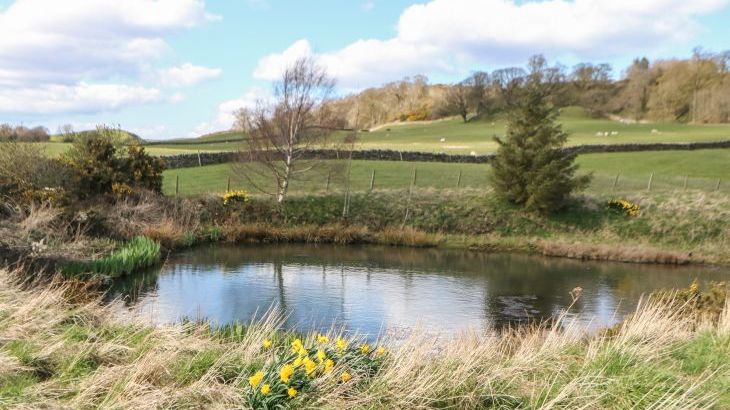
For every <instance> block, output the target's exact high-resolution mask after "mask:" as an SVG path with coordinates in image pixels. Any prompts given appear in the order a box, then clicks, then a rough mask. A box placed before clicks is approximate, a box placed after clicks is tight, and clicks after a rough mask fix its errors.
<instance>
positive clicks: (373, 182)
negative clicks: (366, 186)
mask: <svg viewBox="0 0 730 410" xmlns="http://www.w3.org/2000/svg"><path fill="white" fill-rule="evenodd" d="M374 186H375V170H374V169H373V173H372V174H371V175H370V191H372V190H373V187H374Z"/></svg>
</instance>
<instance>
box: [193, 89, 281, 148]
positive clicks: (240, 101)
mask: <svg viewBox="0 0 730 410" xmlns="http://www.w3.org/2000/svg"><path fill="white" fill-rule="evenodd" d="M270 98H271V92H270V91H268V90H266V89H263V88H251V89H250V90H248V91H246V92H245V93H244V94H243V95H242V96H241V97H239V98H235V99H232V100H227V101H223V102H222V103H220V104H218V109H217V113H216V116H215V118H214V119H213V120H212V121H206V122H203V123H200V124H198V126H197V127H195V129H194V130H193V132H191V133H190V134H188V136H190V137H197V136H200V135H203V134H208V133H211V132H215V131H222V130H228V129H230V128H231V127H232V126H233V123H234V122H235V120H236V117H235V115H234V114H235V112H236V111H238V110H239V109H241V108H254V107H256V104H258V103H259V102H265V101H267V100H268V99H270Z"/></svg>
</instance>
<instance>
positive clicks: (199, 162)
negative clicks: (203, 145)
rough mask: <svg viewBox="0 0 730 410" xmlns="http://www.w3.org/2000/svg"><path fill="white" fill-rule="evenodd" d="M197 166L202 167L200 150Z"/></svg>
mask: <svg viewBox="0 0 730 410" xmlns="http://www.w3.org/2000/svg"><path fill="white" fill-rule="evenodd" d="M198 166H199V167H202V166H203V160H202V159H200V151H198Z"/></svg>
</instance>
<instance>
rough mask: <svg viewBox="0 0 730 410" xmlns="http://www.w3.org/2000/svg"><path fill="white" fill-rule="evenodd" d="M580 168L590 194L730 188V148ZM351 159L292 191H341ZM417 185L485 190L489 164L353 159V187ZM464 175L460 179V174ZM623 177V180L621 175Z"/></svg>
mask: <svg viewBox="0 0 730 410" xmlns="http://www.w3.org/2000/svg"><path fill="white" fill-rule="evenodd" d="M577 162H578V164H579V165H580V172H592V173H593V176H594V178H593V183H592V185H591V187H590V188H589V191H590V192H594V193H608V192H611V191H612V190H613V189H614V183H616V189H617V190H621V191H631V190H637V191H638V190H645V189H647V187H648V180H649V178H650V177H651V175H652V173H653V174H654V176H653V177H652V189H684V184H685V178H686V179H687V189H700V190H707V191H711V190H714V189H716V188H717V182H718V180H719V181H720V190H721V191H725V192H730V150H726V149H723V150H720V149H716V150H697V151H651V152H629V153H605V154H604V153H601V154H584V155H580V156H579V157H578V160H577ZM346 167H347V163H346V162H345V161H326V162H324V163H323V164H322V166H321V168H319V169H315V170H313V171H311V172H309V173H307V174H305V176H304V177H303V178H302V179H299V180H296V181H294V182H293V183H292V186H291V192H294V193H311V192H322V191H326V190H327V180H328V175H329V180H330V183H329V190H332V191H342V190H344V189H345V186H346V184H345V183H346V178H345V176H344V175H346V173H347V169H346ZM414 170H415V180H416V181H415V184H416V187H418V188H436V189H449V188H457V186H458V187H461V188H482V187H488V186H489V183H490V179H491V175H490V173H491V171H490V167H489V165H484V164H446V163H434V162H397V161H352V168H351V170H350V189H351V190H353V191H366V190H369V189H370V182H371V179H372V178H373V171H374V173H375V177H374V189H376V190H377V189H405V188H408V187H409V186H410V185H411V183H412V182H413V180H414ZM246 171H247V170H246V169H236V168H235V167H233V166H231V165H230V164H220V165H210V166H204V167H195V168H183V169H172V170H168V171H165V173H164V185H163V189H164V192H165V193H166V194H168V195H172V194H174V193H175V181H176V179H177V180H178V183H179V193H180V195H199V194H204V193H220V192H223V191H225V190H226V188H227V185H228V178H229V177H230V179H231V188H232V189H240V188H243V189H248V190H252V192H253V188H252V186H251V185H250V183H249V182H248V181H247V179H246V178H245V177H244V176H243V175H242V174H243V173H244V172H246ZM459 174H461V178H459ZM617 175H619V178H618V181H616V176H617ZM254 180H255V181H256V183H257V184H262V185H264V186H267V187H270V186H272V183H271V182H270V181H266V179H265V178H262V177H257V178H254Z"/></svg>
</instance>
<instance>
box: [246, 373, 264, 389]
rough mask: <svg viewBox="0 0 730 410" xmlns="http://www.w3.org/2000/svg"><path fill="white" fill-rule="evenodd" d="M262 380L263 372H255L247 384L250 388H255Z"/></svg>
mask: <svg viewBox="0 0 730 410" xmlns="http://www.w3.org/2000/svg"><path fill="white" fill-rule="evenodd" d="M263 379H264V372H257V373H256V374H254V375H253V376H251V377H249V378H248V384H250V385H251V387H256V386H258V385H259V383H261V380H263Z"/></svg>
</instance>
